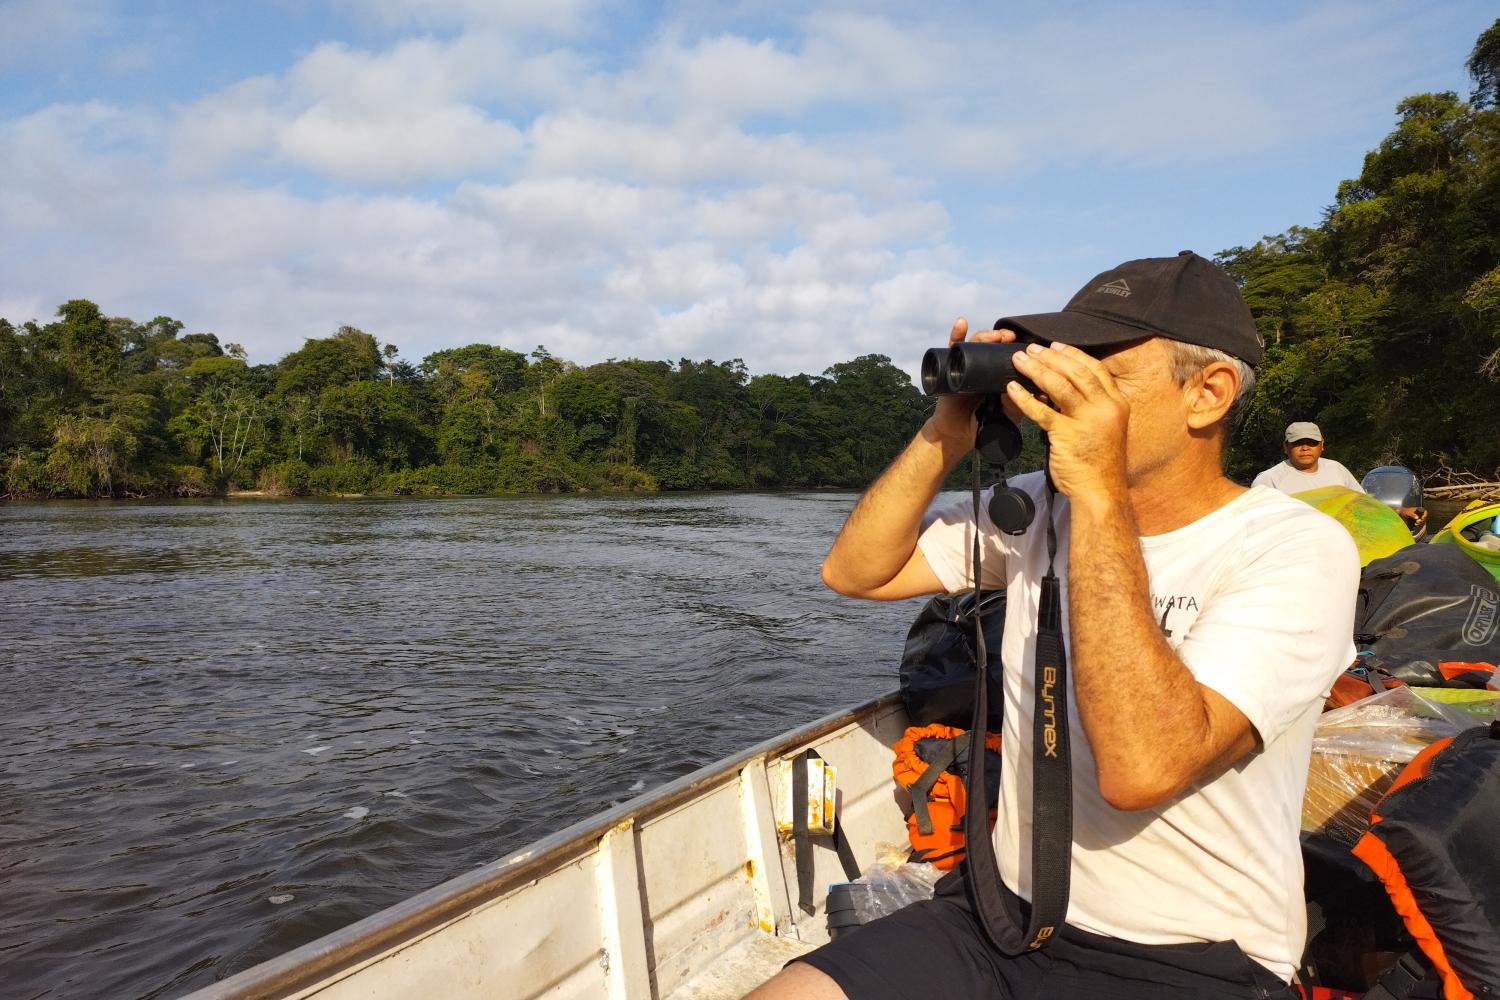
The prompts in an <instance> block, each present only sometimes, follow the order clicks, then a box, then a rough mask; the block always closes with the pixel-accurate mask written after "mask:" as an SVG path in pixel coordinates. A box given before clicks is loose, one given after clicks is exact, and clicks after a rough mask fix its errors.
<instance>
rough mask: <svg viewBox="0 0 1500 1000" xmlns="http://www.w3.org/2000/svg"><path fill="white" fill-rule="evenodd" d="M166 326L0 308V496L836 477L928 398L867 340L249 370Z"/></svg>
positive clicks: (304, 358)
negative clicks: (773, 371) (777, 368)
mask: <svg viewBox="0 0 1500 1000" xmlns="http://www.w3.org/2000/svg"><path fill="white" fill-rule="evenodd" d="M183 329H184V326H183V324H182V323H180V322H178V321H177V320H174V319H171V318H168V317H162V316H158V317H156V318H155V319H152V320H151V321H150V322H148V323H144V324H141V323H136V322H134V321H132V320H129V319H123V318H113V319H111V318H107V317H106V316H105V315H104V313H103V312H102V311H101V310H100V308H99V307H98V306H97V305H95V304H94V303H93V302H89V301H87V300H84V299H75V300H72V301H70V302H67V303H64V304H63V305H62V306H61V307H60V308H59V309H58V313H57V319H56V320H55V321H54V322H51V323H47V324H45V325H39V324H36V323H27V324H24V325H22V326H20V327H16V326H14V325H12V324H11V323H9V322H6V321H4V320H0V494H3V495H6V496H10V497H49V496H74V497H112V496H113V497H120V496H151V495H157V496H160V495H177V496H195V495H205V494H212V493H216V492H221V491H223V490H226V489H234V488H241V489H248V488H253V487H259V488H260V489H262V490H264V491H266V492H268V493H272V494H283V495H285V494H304V493H366V492H384V493H398V494H446V493H504V492H560V491H578V490H654V489H674V490H701V489H768V488H789V487H790V488H807V487H824V486H830V487H845V488H848V487H859V486H862V485H864V484H865V483H867V482H869V480H870V479H871V478H872V477H873V476H874V475H875V474H876V473H878V472H879V470H880V468H882V467H883V466H884V465H885V464H886V463H887V462H889V461H890V459H891V458H892V457H893V456H894V455H895V454H896V452H897V451H899V450H900V449H901V448H902V447H903V446H904V445H905V443H906V442H907V440H909V439H910V437H911V435H912V434H913V433H914V432H915V430H916V428H917V427H918V426H919V425H920V423H921V421H922V419H923V418H924V416H925V414H926V412H927V410H928V404H927V403H926V402H925V401H924V400H923V399H922V397H921V396H920V394H919V393H918V392H917V390H916V388H915V387H914V386H912V384H911V382H910V380H909V379H908V378H907V376H906V374H905V373H904V372H902V371H901V370H900V369H898V368H896V367H894V366H893V365H892V364H891V361H890V359H889V358H886V357H883V356H880V355H868V356H866V357H861V358H856V359H855V360H853V361H849V362H844V363H842V364H839V365H835V366H834V367H832V368H830V369H828V370H827V371H826V372H824V373H823V374H821V375H816V376H813V375H796V376H791V377H786V376H781V375H757V376H752V375H751V374H750V373H749V372H748V371H747V370H746V368H745V365H744V363H743V362H741V361H739V360H738V359H734V360H730V361H723V362H715V361H711V360H705V361H694V360H690V359H687V358H683V359H682V360H680V361H678V362H677V363H676V364H672V363H668V362H665V361H642V360H638V359H627V360H624V361H616V360H611V361H607V362H604V363H602V364H596V365H590V366H587V367H583V366H579V365H576V364H573V363H572V362H569V361H566V360H564V359H561V358H557V357H554V356H553V355H552V354H551V353H549V352H548V351H547V350H546V349H545V348H542V347H539V348H537V349H536V350H534V351H532V352H531V353H530V354H529V355H527V354H523V353H521V352H519V351H515V350H510V349H508V348H504V347H498V346H495V345H492V344H471V345H468V346H466V347H460V348H454V349H448V350H441V351H436V352H434V353H432V354H430V355H428V356H427V357H425V358H423V359H422V360H421V361H420V362H419V363H418V364H416V365H412V364H410V363H408V362H405V361H402V360H400V358H399V353H400V352H399V350H398V349H396V348H395V347H394V346H393V345H390V344H386V345H381V344H380V343H379V341H377V340H376V338H374V337H372V336H370V335H369V334H367V333H365V332H363V331H361V330H358V329H355V328H353V327H349V326H345V327H341V328H339V329H338V330H337V331H336V332H334V333H333V334H332V335H330V336H327V337H322V338H312V339H309V340H307V341H306V342H305V343H304V344H303V346H302V347H301V348H299V349H298V350H296V351H293V352H292V353H290V354H288V355H287V356H286V357H284V358H282V359H281V360H280V361H278V362H277V363H276V364H271V365H258V366H250V365H248V364H246V362H245V359H244V352H243V351H242V350H239V349H238V348H237V346H236V345H221V344H220V343H219V340H218V338H217V337H216V336H214V335H213V334H204V333H195V334H185V335H184V334H183V333H182V331H183Z"/></svg>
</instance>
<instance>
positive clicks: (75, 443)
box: [0, 21, 1500, 497]
mask: <svg viewBox="0 0 1500 1000" xmlns="http://www.w3.org/2000/svg"><path fill="white" fill-rule="evenodd" d="M1468 69H1469V72H1470V75H1471V76H1472V78H1473V80H1474V89H1473V91H1472V93H1471V94H1470V95H1469V98H1468V100H1462V99H1460V97H1459V96H1458V95H1457V94H1454V93H1437V94H1420V95H1417V96H1414V97H1410V98H1407V99H1406V100H1404V101H1402V102H1401V104H1400V105H1399V106H1398V107H1397V109H1396V114H1397V123H1396V126H1395V129H1394V130H1393V131H1392V132H1391V133H1390V135H1388V136H1387V137H1386V138H1385V139H1384V141H1382V142H1381V144H1380V146H1379V148H1377V149H1376V150H1374V151H1372V152H1371V153H1369V154H1368V155H1367V156H1366V157H1365V162H1364V166H1363V169H1362V170H1361V171H1360V173H1359V176H1358V177H1356V178H1354V179H1352V180H1348V181H1345V182H1344V183H1342V184H1341V185H1339V188H1338V190H1337V192H1336V193H1335V196H1334V201H1333V204H1332V205H1331V206H1330V207H1329V208H1328V209H1327V210H1326V212H1325V213H1324V217H1323V219H1322V221H1321V222H1320V223H1319V224H1318V225H1316V226H1312V227H1294V228H1292V229H1290V230H1288V231H1287V232H1285V233H1282V234H1280V235H1276V236H1270V237H1266V238H1265V239H1262V240H1261V241H1259V242H1258V243H1256V244H1255V245H1254V246H1249V247H1235V248H1233V249H1230V250H1226V251H1224V252H1222V253H1220V254H1219V255H1218V260H1219V262H1220V263H1221V264H1222V265H1223V266H1224V267H1225V268H1227V269H1228V270H1229V272H1230V273H1231V274H1233V275H1234V277H1235V279H1236V280H1237V281H1238V282H1239V283H1240V284H1241V286H1242V288H1243V290H1244V294H1245V298H1246V300H1247V301H1248V302H1249V304H1250V307H1251V310H1252V312H1253V313H1254V314H1255V317H1256V322H1257V324H1258V325H1259V327H1260V329H1261V332H1262V334H1263V335H1264V336H1265V339H1266V346H1267V350H1266V357H1265V360H1264V362H1263V363H1262V366H1261V370H1260V380H1259V384H1258V386H1257V390H1256V394H1255V398H1254V400H1253V402H1252V404H1251V406H1250V407H1249V410H1248V413H1247V416H1246V420H1245V424H1244V426H1243V428H1242V430H1241V432H1240V434H1239V436H1238V440H1237V442H1236V445H1235V447H1234V449H1233V451H1232V453H1231V456H1230V465H1231V471H1232V472H1234V473H1236V474H1238V475H1241V476H1246V475H1248V474H1251V473H1253V472H1254V471H1255V470H1256V469H1258V468H1261V467H1264V466H1266V465H1269V464H1271V463H1273V462H1274V461H1276V460H1277V459H1278V458H1279V457H1280V453H1279V447H1280V440H1281V433H1282V428H1284V427H1285V426H1286V424H1287V423H1289V422H1291V421H1293V420H1315V421H1317V422H1318V423H1319V424H1320V425H1321V427H1322V428H1323V430H1324V433H1325V434H1326V435H1327V436H1328V438H1329V454H1330V455H1332V456H1334V457H1337V458H1338V459H1339V460H1340V461H1342V462H1343V463H1344V464H1345V465H1348V466H1349V467H1351V468H1354V469H1362V468H1367V467H1369V466H1372V465H1376V464H1380V463H1383V462H1401V463H1403V464H1407V465H1411V466H1413V467H1415V468H1417V469H1418V470H1419V471H1422V472H1424V473H1438V472H1444V473H1446V474H1450V475H1451V474H1452V473H1453V471H1454V470H1469V471H1471V472H1473V473H1478V474H1479V476H1480V477H1483V478H1487V479H1491V480H1494V479H1500V471H1492V470H1500V108H1497V100H1500V21H1497V22H1496V23H1495V25H1494V26H1493V27H1491V28H1490V29H1489V30H1488V31H1486V32H1485V33H1484V34H1483V35H1481V36H1480V38H1479V41H1478V43H1477V44H1476V46H1475V48H1474V50H1473V52H1472V53H1471V55H1470V57H1469V61H1468ZM996 308H997V310H998V309H1003V305H1001V304H997V307H996ZM184 329H185V327H184V325H183V323H181V322H179V321H178V320H176V319H172V318H169V317H166V316H158V317H156V318H155V319H152V320H149V321H146V322H136V321H133V320H130V319H124V318H111V317H108V316H106V315H105V313H104V312H103V311H102V310H101V309H100V308H99V306H97V305H96V304H95V303H93V302H90V301H88V300H85V299H75V300H72V301H70V302H66V303H64V304H63V305H62V306H61V307H60V308H59V309H58V311H57V317H56V319H55V320H54V321H52V322H49V323H45V324H40V323H37V322H34V321H33V322H26V323H23V324H21V325H19V326H16V325H13V324H12V323H10V322H8V321H6V320H4V319H0V495H4V496H8V497H56V496H71V497H122V496H201V495H210V494H217V493H223V492H225V491H229V490H233V489H259V490H261V491H263V492H265V493H267V494H272V495H301V494H309V493H370V492H379V493H393V494H461V493H505V492H563V491H579V490H591V491H593V490H622V491H623V490H656V489H666V490H694V489H776V488H817V487H843V488H860V487H863V486H864V485H866V484H867V483H869V481H870V480H871V479H872V478H874V476H875V475H876V474H878V473H879V471H880V470H881V469H882V468H883V467H884V466H885V464H886V463H887V462H889V461H890V460H891V458H893V457H894V456H895V454H896V453H897V452H898V451H899V450H900V449H901V447H902V446H903V445H904V444H905V442H906V441H907V440H908V439H909V438H910V437H911V435H912V434H913V433H914V432H915V430H916V428H917V427H918V426H919V425H920V423H921V421H922V420H923V418H924V416H925V414H926V413H927V412H928V409H929V406H930V404H929V402H928V401H927V400H924V399H923V397H922V396H921V395H920V393H919V392H918V391H917V389H916V388H915V387H914V386H913V385H912V384H911V383H910V381H909V379H908V378H907V376H906V375H905V373H904V372H902V371H901V370H900V369H899V368H896V367H895V366H894V365H893V364H892V363H891V361H890V359H889V358H887V357H884V356H882V355H866V356H864V357H859V358H855V359H853V360H851V361H847V362H843V363H841V364H836V365H834V366H833V367H831V368H829V369H827V370H826V371H825V372H823V373H822V374H820V375H793V376H782V375H754V376H752V375H751V373H750V372H748V371H747V370H746V368H745V366H744V364H743V363H742V362H740V361H738V360H731V361H723V362H714V361H711V360H705V361H692V360H688V359H682V360H680V361H677V362H675V363H673V362H667V361H643V360H637V359H628V360H623V361H615V360H611V361H606V362H603V363H601V364H595V365H588V366H579V365H576V364H573V363H572V362H569V361H567V360H565V359H562V358H557V357H554V356H552V355H551V354H550V353H548V351H547V350H546V349H545V348H542V347H538V348H536V349H535V350H533V351H531V352H530V353H529V354H523V353H521V352H520V351H516V350H511V349H509V348H505V347H499V346H494V345H491V344H472V345H469V346H467V347H462V348H457V349H451V350H443V351H438V352H436V353H433V354H429V355H428V356H426V357H425V358H423V359H421V361H420V362H418V363H416V364H412V363H410V362H408V361H405V360H402V359H401V358H400V356H399V355H400V351H399V350H398V348H397V347H396V346H395V345H392V344H382V343H381V342H380V341H378V340H377V339H376V338H375V337H373V336H371V335H370V334H367V333H365V332H363V331H361V330H358V329H354V328H352V327H343V328H341V329H339V330H338V331H336V332H335V333H333V334H332V335H331V336H326V337H321V338H314V339H309V340H307V341H306V343H305V344H304V345H303V347H302V348H301V349H299V350H297V351H294V352H293V353H291V354H288V355H287V356H286V357H284V358H282V359H281V360H280V361H278V362H276V363H275V364H265V365H254V366H252V365H250V364H248V363H247V362H246V355H245V352H244V351H243V350H242V349H240V348H239V347H238V346H237V345H235V344H223V343H221V342H220V340H219V338H218V337H217V336H215V335H214V334H212V333H186V334H185V333H184V332H183V331H184ZM940 337H941V331H934V343H936V342H937V340H938V339H939V338H940ZM926 346H929V345H925V344H914V345H912V353H913V355H914V356H915V355H916V354H917V353H919V352H920V350H921V349H923V348H924V347H926ZM1033 437H1034V435H1033ZM1038 454H1039V449H1038V447H1037V445H1036V442H1035V441H1034V440H1031V441H1030V442H1029V445H1028V449H1027V453H1026V456H1023V461H1024V460H1025V458H1028V457H1029V458H1030V459H1032V460H1033V462H1034V460H1035V459H1036V457H1037V456H1038Z"/></svg>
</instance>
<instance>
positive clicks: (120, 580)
mask: <svg viewBox="0 0 1500 1000" xmlns="http://www.w3.org/2000/svg"><path fill="white" fill-rule="evenodd" d="M853 500H854V498H853V497H852V496H850V495H838V494H779V495H743V494H740V495H694V496H680V495H679V496H653V497H628V498H593V497H563V498H544V499H455V500H431V501H428V500H374V499H368V500H337V501H329V500H323V501H286V502H274V501H234V502H228V503H225V502H183V503H171V504H167V503H151V504H123V503H122V504H86V503H76V504H70V503H54V504H40V505H9V506H6V505H0V636H3V639H0V681H3V686H4V691H5V698H4V702H5V708H4V711H3V715H0V727H3V729H0V734H3V737H4V738H3V743H0V970H3V971H0V981H3V987H0V993H3V994H4V996H6V997H25V998H35V997H158V996H167V997H170V996H178V995H180V994H182V993H185V992H187V991H189V990H191V989H194V988H197V987H200V986H203V985H206V984H208V983H210V982H213V981H214V980H216V979H219V978H222V977H224V976H226V975H229V974H231V973H233V972H237V971H239V970H241V969H244V968H247V967H248V966H250V965H252V964H254V963H256V962H259V961H262V960H264V959H267V958H270V957H272V956H274V955H277V954H279V953H281V952H283V951H285V950H287V949H289V948H292V947H295V946H297V945H300V944H302V943H304V942H307V941H310V940H312V939H313V938H316V937H318V936H320V935H322V934H325V933H327V932H329V931H332V930H334V929H336V928H338V927H341V926H343V925H345V924H348V923H350V922H351V921H354V920H356V919H359V918H361V917H364V916H367V915H369V914H371V913H374V912H375V911H377V910H379V909H381V908H383V907H385V906H388V905H390V904H392V903H395V902H397V901H399V900H401V899H403V898H405V897H407V896H410V895H412V894H413V893H415V892H418V891H420V890H422V889H426V888H429V887H431V886H433V885H436V884H437V883H439V882H441V881H443V880H444V879H447V878H449V877H452V876H454V875H457V874H459V873H461V872H463V871H465V870H467V869H471V868H473V867H475V866H477V865H481V864H484V863H486V862H489V861H493V860H495V859H496V858H499V857H501V856H503V855H505V854H507V853H508V852H510V851H512V850H514V849H516V848H519V847H521V846H522V845H524V844H526V843H527V842H529V841H531V840H534V839H536V838H537V837H540V836H542V835H544V834H546V833H548V832H551V831H553V830H556V829H558V828H560V827H562V826H564V825H566V824H568V823H571V822H574V821H577V820H580V819H583V818H585V817H587V816H588V815H590V814H592V813H594V812H597V811H599V810H600V809H604V808H606V807H608V806H610V805H612V804H615V803H618V802H621V801H623V800H625V799H628V798H631V797H632V796H635V795H637V794H640V793H641V792H643V791H645V790H648V789H650V788H651V787H653V786H655V785H658V784H661V783H663V782H666V781H668V780H671V779H672V778H675V777H677V776H680V775H682V774H685V773H687V772H689V771H691V770H694V769H696V768H698V767H700V766H702V765H704V764H707V763H710V762H712V761H714V760H715V759H717V758H719V757H721V756H724V755H725V754H728V753H731V752H734V751H736V750H738V749H741V748H743V747H745V746H747V745H749V744H751V743H753V742H757V741H759V740H761V739H764V738H766V737H769V736H771V735H774V734H775V733H778V732H780V731H782V730H785V729H788V728H790V727H792V726H795V725H799V724H801V723H804V722H807V721H810V720H812V719H814V718H816V717H818V716H820V715H822V714H825V713H826V712H829V711H832V710H834V709H836V708H839V707H842V706H845V705H848V704H851V703H854V702H857V701H861V700H864V699H867V698H870V697H873V696H875V695H878V694H881V693H883V692H885V691H888V690H890V689H892V688H893V687H894V686H895V683H896V665H897V660H898V658H899V655H900V650H901V643H902V639H903V637H904V634H905V630H906V626H907V624H908V622H909V620H910V618H911V617H912V616H913V614H914V613H915V610H916V604H915V603H913V602H905V603H901V604H895V605H889V604H873V603H867V602H857V601H850V600H846V599H843V598H840V597H837V596H836V595H833V594H831V593H829V592H828V591H827V590H825V589H824V588H823V586H822V584H821V583H820V581H819V579H818V565H819V562H820V561H821V559H822V556H823V554H824V552H825V551H826V549H827V546H828V544H829V542H830V540H831V539H832V537H833V535H834V533H835V532H836V531H837V530H838V527H839V525H840V524H841V523H842V521H843V518H844V517H845V515H846V514H847V513H848V511H849V508H850V506H851V504H852V503H853Z"/></svg>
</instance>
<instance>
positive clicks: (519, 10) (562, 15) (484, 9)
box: [334, 0, 596, 34]
mask: <svg viewBox="0 0 1500 1000" xmlns="http://www.w3.org/2000/svg"><path fill="white" fill-rule="evenodd" d="M334 6H335V7H339V8H342V9H344V10H347V11H348V12H349V13H351V14H353V15H354V16H356V17H359V18H361V19H363V20H365V21H367V22H370V23H374V24H379V25H382V26H385V27H406V26H409V25H411V26H416V27H421V28H434V27H437V28H463V27H492V28H493V27H499V28H507V29H512V30H533V31H546V32H552V33H557V34H567V33H572V32H575V31H577V30H579V28H580V27H581V26H583V25H584V24H585V23H587V21H588V19H589V16H590V14H591V13H592V10H593V8H594V7H595V6H596V4H595V3H594V2H593V0H334Z"/></svg>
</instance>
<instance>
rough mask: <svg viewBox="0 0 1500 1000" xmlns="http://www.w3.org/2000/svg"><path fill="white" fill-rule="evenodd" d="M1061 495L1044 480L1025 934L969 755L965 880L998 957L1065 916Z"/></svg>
mask: <svg viewBox="0 0 1500 1000" xmlns="http://www.w3.org/2000/svg"><path fill="white" fill-rule="evenodd" d="M973 492H974V601H975V606H976V608H977V607H978V602H979V588H980V582H981V562H980V558H981V553H980V549H981V542H980V537H979V492H980V483H979V457H978V454H977V453H976V454H975V456H974V460H973ZM1056 495H1057V494H1056V490H1055V489H1054V488H1053V486H1052V478H1051V476H1050V475H1049V476H1048V477H1047V507H1046V518H1047V575H1046V576H1045V577H1043V578H1042V592H1041V603H1040V606H1039V608H1038V610H1037V635H1036V658H1035V664H1034V667H1035V672H1034V674H1033V678H1032V683H1033V685H1034V687H1035V689H1036V701H1035V705H1034V708H1033V712H1032V753H1031V774H1032V781H1031V821H1032V825H1031V915H1030V919H1029V920H1028V921H1027V922H1026V924H1025V926H1024V928H1023V926H1022V921H1021V915H1020V913H1019V912H1016V911H1015V909H1014V908H1013V907H1011V906H1010V905H1007V902H1006V899H1005V897H1004V896H1002V895H1001V891H1000V867H999V865H998V863H997V862H996V860H995V845H994V842H993V841H992V840H991V838H990V827H989V804H988V801H987V798H986V794H985V774H984V772H985V764H986V760H985V758H986V757H987V756H988V755H987V754H985V753H982V752H981V753H973V754H970V755H969V775H968V783H967V785H966V787H965V793H966V798H967V799H968V802H967V805H966V808H965V812H964V847H965V848H966V850H967V851H968V858H967V861H966V863H965V865H964V878H965V879H966V880H967V881H968V886H969V896H970V898H971V899H972V900H973V902H974V909H975V912H976V914H977V915H978V917H979V926H980V927H981V928H983V929H984V933H985V936H986V937H988V938H989V939H990V943H991V944H993V945H994V946H995V947H996V948H998V949H999V950H1000V951H1001V952H1004V953H1005V954H1009V955H1019V954H1023V953H1025V952H1028V951H1034V950H1036V949H1038V948H1042V947H1045V946H1046V944H1047V942H1048V941H1049V940H1051V938H1052V936H1053V935H1054V934H1055V933H1056V932H1057V929H1058V928H1059V927H1061V926H1062V924H1063V921H1064V920H1065V919H1066V918H1067V915H1068V881H1069V876H1070V874H1071V865H1072V857H1073V774H1072V763H1071V754H1070V751H1069V745H1068V660H1067V647H1066V646H1065V645H1064V644H1063V637H1062V585H1061V583H1060V582H1059V581H1058V579H1057V574H1056V573H1055V571H1054V563H1055V561H1056V558H1057V527H1056V525H1055V524H1054V523H1053V518H1052V514H1053V507H1054V504H1053V500H1054V499H1055V497H1056ZM981 618H982V616H980V615H976V616H975V622H974V646H975V659H976V663H975V667H976V669H975V671H974V717H973V721H972V722H971V724H970V726H969V730H970V732H971V733H972V737H971V739H972V745H973V746H977V747H983V746H984V744H985V738H986V736H987V733H986V727H987V725H988V721H989V655H988V652H987V650H986V649H985V645H984V623H983V621H982V620H981Z"/></svg>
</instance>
